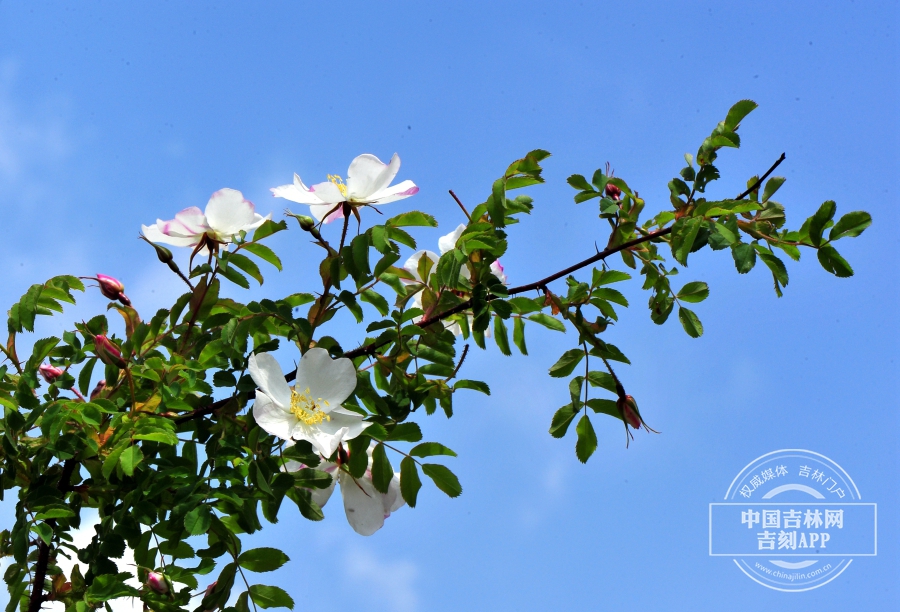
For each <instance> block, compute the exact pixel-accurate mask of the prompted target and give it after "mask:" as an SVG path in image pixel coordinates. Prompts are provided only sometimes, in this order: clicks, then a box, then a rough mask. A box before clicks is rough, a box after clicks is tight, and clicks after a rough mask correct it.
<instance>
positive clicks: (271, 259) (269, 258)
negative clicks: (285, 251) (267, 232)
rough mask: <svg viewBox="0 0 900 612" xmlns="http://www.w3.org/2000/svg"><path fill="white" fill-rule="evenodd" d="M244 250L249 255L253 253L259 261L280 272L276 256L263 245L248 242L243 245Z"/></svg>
mask: <svg viewBox="0 0 900 612" xmlns="http://www.w3.org/2000/svg"><path fill="white" fill-rule="evenodd" d="M244 250H245V251H248V252H250V253H253V254H254V255H256V256H257V257H259V258H260V259H262V260H263V261H265V262H268V263H270V264H272V265H273V266H275V267H276V268H278V271H279V272H280V271H281V259H279V258H278V255H276V254H275V251H273V250H272V249H270V248H269V247H267V246H266V245H264V244H258V243H255V242H248V243H247V244H245V245H244Z"/></svg>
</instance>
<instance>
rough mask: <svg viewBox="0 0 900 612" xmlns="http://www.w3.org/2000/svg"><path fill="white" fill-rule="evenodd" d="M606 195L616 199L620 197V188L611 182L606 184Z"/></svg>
mask: <svg viewBox="0 0 900 612" xmlns="http://www.w3.org/2000/svg"><path fill="white" fill-rule="evenodd" d="M606 195H608V196H609V197H611V198H612V199H613V200H616V201H618V200H619V198H621V197H622V190H621V189H619V188H618V187H616V186H615V185H613V184H612V183H607V184H606Z"/></svg>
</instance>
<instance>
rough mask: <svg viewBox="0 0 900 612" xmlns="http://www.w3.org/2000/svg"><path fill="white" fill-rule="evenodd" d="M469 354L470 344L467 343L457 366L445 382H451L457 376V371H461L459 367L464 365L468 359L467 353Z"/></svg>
mask: <svg viewBox="0 0 900 612" xmlns="http://www.w3.org/2000/svg"><path fill="white" fill-rule="evenodd" d="M468 354H469V345H468V344H466V345H465V346H464V347H463V351H462V355H460V356H459V363H457V364H456V367H455V368H453V373H451V374H450V376H448V377H447V378H445V379H444V382H449V381H450V380H452V379H453V378H454V377H455V376H456V373H457V372H459V369H460V368H461V367H462V364H463V361H465V360H466V355H468Z"/></svg>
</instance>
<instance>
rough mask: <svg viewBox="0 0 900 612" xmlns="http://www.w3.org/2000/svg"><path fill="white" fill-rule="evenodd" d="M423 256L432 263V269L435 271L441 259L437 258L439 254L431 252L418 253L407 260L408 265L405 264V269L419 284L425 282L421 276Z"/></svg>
mask: <svg viewBox="0 0 900 612" xmlns="http://www.w3.org/2000/svg"><path fill="white" fill-rule="evenodd" d="M423 256H425V257H427V258H428V259H430V260H431V261H432V266H431V269H432V270H434V265H435V264H437V260H438V259H439V257H438V256H437V253H433V252H431V251H416V252H415V253H413V254H412V255H410V257H409V259H407V260H406V263H405V264H403V269H404V270H406V271H407V272H409V273H410V274H412V275H413V278H415V279H416V280H417V281H419V282H424V280H423V279H422V276H421V275H420V274H419V261H421V259H422V257H423ZM407 282H409V281H407Z"/></svg>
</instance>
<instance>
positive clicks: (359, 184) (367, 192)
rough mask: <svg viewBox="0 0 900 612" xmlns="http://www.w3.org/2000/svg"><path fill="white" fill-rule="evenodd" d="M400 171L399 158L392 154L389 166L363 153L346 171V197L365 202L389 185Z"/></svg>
mask: <svg viewBox="0 0 900 612" xmlns="http://www.w3.org/2000/svg"><path fill="white" fill-rule="evenodd" d="M399 170H400V156H399V155H397V154H396V153H394V156H393V157H392V158H391V162H390V163H389V164H385V163H384V162H382V161H381V160H380V159H378V158H377V157H375V156H374V155H371V154H369V153H363V154H362V155H360V156H359V157H357V158H356V159H354V160H353V161H352V162H350V168H349V169H348V170H347V195H348V196H349V197H350V199H351V200H354V201H357V202H365V201H368V200H369V199H370V196H371V195H372V194H374V193H377V192H379V191H381V190H382V189H384V188H385V187H387V186H388V185H390V184H391V181H393V180H394V177H395V176H397V172H398V171H399Z"/></svg>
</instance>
